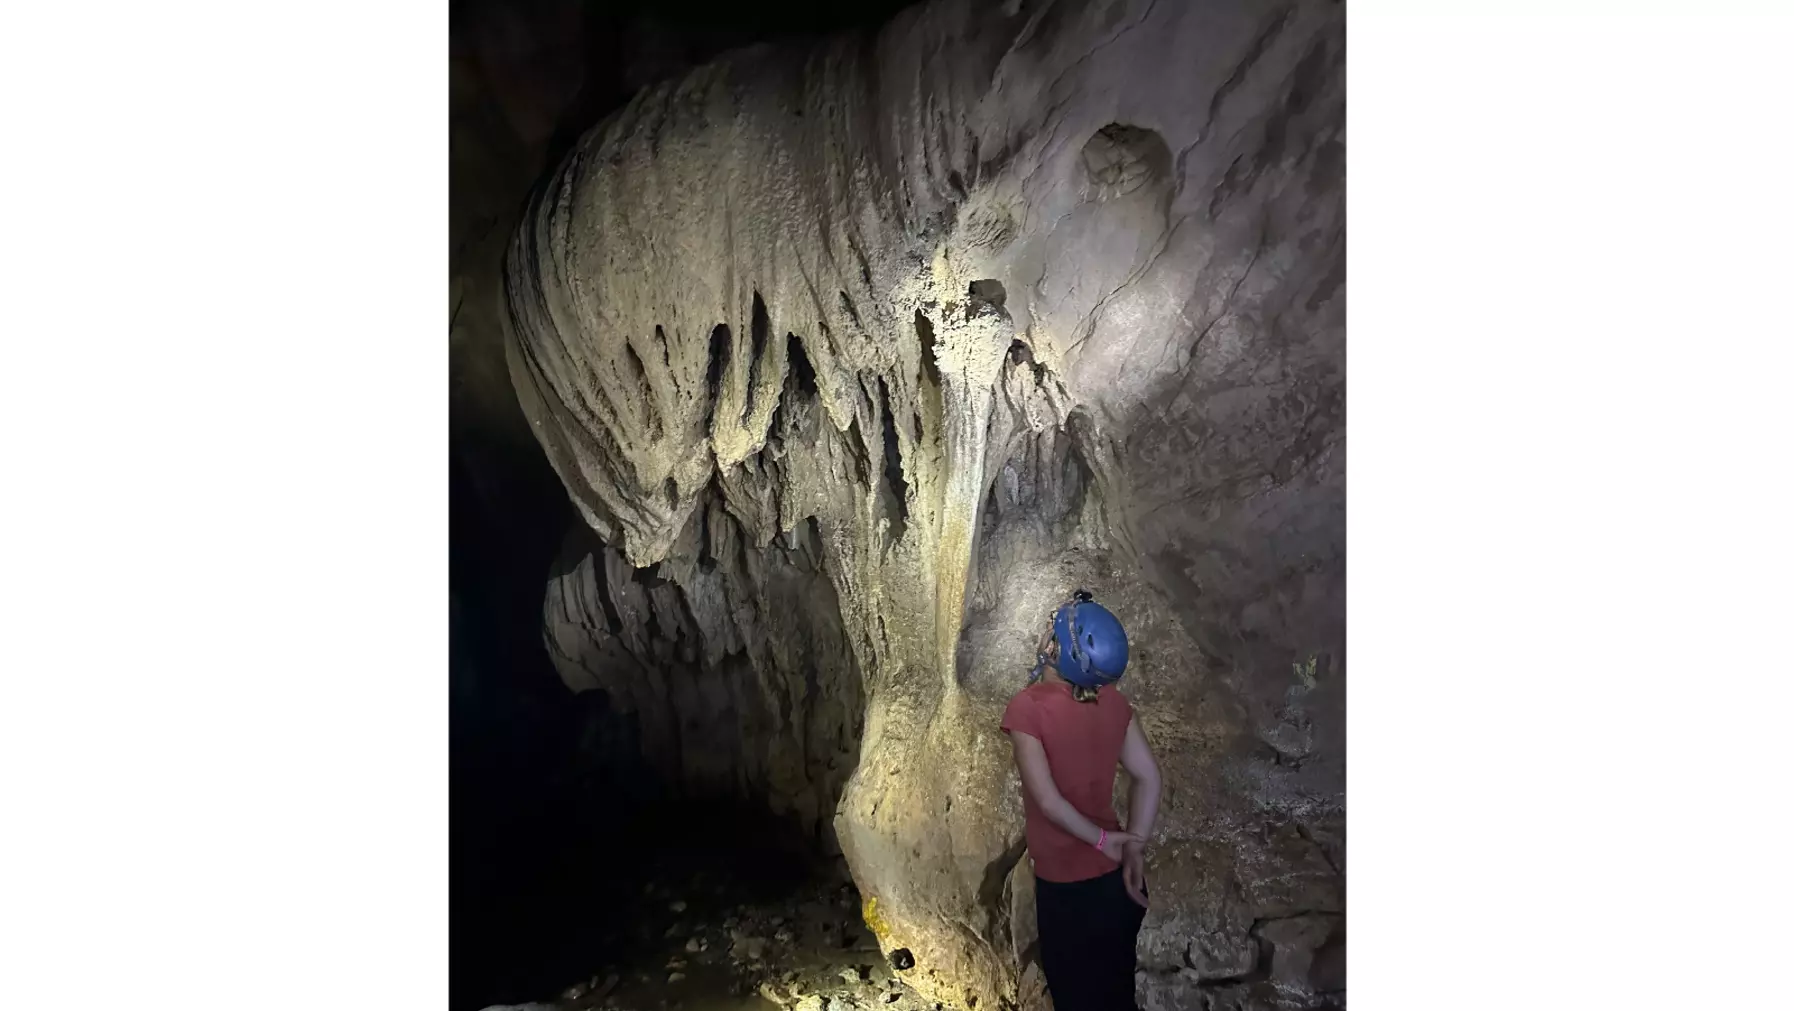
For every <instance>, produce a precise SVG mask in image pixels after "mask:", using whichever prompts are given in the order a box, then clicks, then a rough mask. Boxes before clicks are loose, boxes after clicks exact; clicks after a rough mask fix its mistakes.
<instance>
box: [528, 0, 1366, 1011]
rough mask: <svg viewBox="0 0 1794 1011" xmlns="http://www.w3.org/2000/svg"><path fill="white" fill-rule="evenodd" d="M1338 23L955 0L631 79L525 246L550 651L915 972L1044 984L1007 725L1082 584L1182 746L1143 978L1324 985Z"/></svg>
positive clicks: (1336, 674) (1298, 7)
mask: <svg viewBox="0 0 1794 1011" xmlns="http://www.w3.org/2000/svg"><path fill="white" fill-rule="evenodd" d="M1344 59H1345V48H1344V21H1343V9H1342V7H1341V6H1340V5H1338V4H1335V3H1331V2H1326V0H1318V2H1298V3H1293V4H1281V5H1277V4H1259V3H1253V2H1248V0H1192V2H1189V3H1173V2H1171V0H1157V2H1111V3H1103V2H1095V3H1082V4H1080V3H1069V2H1059V3H1036V2H1015V0H1011V2H1008V3H995V2H975V0H959V2H949V0H940V2H935V3H931V4H927V5H925V6H921V7H917V8H913V9H911V10H909V11H906V12H905V13H903V14H901V15H899V16H898V17H897V18H895V19H894V20H892V21H891V22H889V23H888V24H886V25H885V26H884V27H883V28H882V29H879V30H877V31H876V32H865V33H857V34H848V35H843V36H839V37H836V38H834V39H832V40H831V41H829V42H827V43H825V44H821V45H818V46H816V47H814V48H809V49H803V50H791V49H779V48H773V47H765V46H762V47H757V48H753V49H748V50H743V51H738V52H736V53H732V54H730V55H729V56H727V57H725V58H723V59H721V60H719V61H717V62H714V63H712V64H709V65H707V66H705V67H702V68H700V69H698V70H695V71H693V72H691V73H689V74H687V75H685V76H683V77H681V78H679V79H677V80H674V81H670V82H666V83H663V84H659V85H656V86H654V87H651V88H649V89H648V90H646V91H644V92H642V93H641V94H640V95H638V96H637V97H636V99H635V100H634V101H633V102H631V103H630V104H629V105H628V106H627V107H626V108H625V109H624V110H623V111H622V112H620V113H618V114H616V115H614V116H612V117H610V118H609V119H608V120H606V121H605V122H603V123H602V124H600V125H599V126H598V127H596V128H594V129H593V130H591V131H590V132H588V133H587V134H586V135H585V136H584V137H583V138H582V139H581V140H580V142H579V143H578V144H577V146H576V147H575V149H574V150H573V151H572V152H571V153H570V154H569V155H568V157H567V158H566V159H565V160H564V161H563V162H562V163H561V164H560V166H559V168H558V170H557V171H556V172H555V173H554V174H553V175H552V176H551V177H550V178H549V179H548V180H547V181H546V182H545V183H544V185H542V186H541V187H540V188H539V189H538V190H537V191H536V193H535V195H534V197H533V198H532V203H531V205H530V206H529V208H528V210H527V212H526V213H525V215H524V218H523V221H522V223H521V225H520V226H519V228H518V230H517V232H516V234H515V236H514V238H513V240H512V243H511V247H510V250H509V253H508V256H507V259H506V303H505V304H506V312H507V317H508V328H509V329H508V332H509V335H510V339H509V342H508V346H507V358H508V362H509V370H510V374H511V379H512V382H513V384H514V386H515V389H516V392H517V396H518V400H519V402H520V403H521V405H522V407H523V414H524V416H525V418H526V419H527V421H528V424H529V426H530V428H531V430H532V432H533V434H534V436H535V438H536V439H537V440H538V441H539V442H540V443H541V445H542V447H543V448H544V450H545V451H546V453H547V455H548V458H549V460H550V462H551V463H552V465H553V467H554V468H555V471H556V472H557V473H558V474H559V476H560V478H561V481H562V482H563V483H564V485H565V486H566V488H567V491H568V492H569V494H570V496H571V498H572V500H573V502H574V504H575V505H576V507H577V509H578V511H579V513H580V515H581V517H582V518H583V521H584V527H583V528H582V529H581V530H578V531H575V532H574V533H573V534H572V535H570V537H569V538H568V541H567V546H566V550H565V551H564V552H563V557H562V560H561V562H560V563H559V564H558V565H557V566H556V570H555V572H554V574H553V576H552V579H551V582H550V586H549V592H548V599H547V604H546V631H545V635H546V638H547V640H548V642H549V645H550V649H551V652H552V653H553V654H554V657H555V660H556V663H557V666H558V667H559V669H560V670H561V673H562V676H563V678H564V679H565V680H566V681H567V682H568V683H569V684H570V685H571V686H573V687H574V688H575V689H581V690H583V689H588V688H600V689H603V690H604V691H606V692H607V693H608V694H609V695H610V697H611V699H612V701H613V702H614V703H615V704H616V706H617V707H619V708H620V709H621V710H622V711H625V712H627V713H629V714H631V717H632V719H633V720H634V721H635V725H636V727H637V728H638V732H639V734H640V735H641V740H642V745H643V750H644V753H646V754H647V755H648V756H650V759H651V760H652V761H654V762H655V763H656V764H657V765H658V766H659V767H660V768H662V769H663V770H664V771H666V772H667V773H668V774H669V775H671V776H673V777H675V778H676V779H678V780H679V781H681V782H684V783H686V784H688V785H689V786H690V787H691V789H692V790H693V792H694V793H704V792H717V791H721V792H725V793H730V794H735V795H739V796H743V797H749V798H755V799H759V800H762V801H764V802H765V803H767V804H769V805H770V806H772V807H773V808H774V809H775V810H778V811H781V812H783V813H786V814H788V815H790V816H791V817H792V818H794V819H795V820H797V821H798V822H799V823H801V824H803V825H804V826H805V827H806V828H808V829H809V830H810V831H812V832H814V833H815V834H816V836H817V838H818V839H819V841H821V842H823V843H825V844H827V845H831V846H834V845H838V846H839V847H840V849H841V850H842V851H843V852H844V853H845V855H846V857H847V859H848V862H849V864H850V866H851V868H852V871H853V874H854V877H855V880H856V882H857V884H858V885H859V888H860V890H861V893H862V895H863V896H864V897H865V904H866V908H865V910H864V914H865V918H866V920H867V922H868V924H869V925H871V926H872V928H873V929H874V931H875V932H876V933H877V935H878V937H879V941H880V944H881V945H882V946H883V947H884V949H885V950H886V952H887V953H889V952H891V951H894V950H896V949H899V948H905V949H908V950H909V951H910V952H911V953H913V956H914V958H915V960H916V966H915V968H914V969H913V970H911V971H909V972H907V973H905V974H904V975H905V977H906V978H907V979H908V980H909V981H910V982H911V983H912V984H913V985H915V986H917V987H918V988H920V989H922V990H923V991H924V992H925V993H927V994H929V995H931V996H933V997H934V999H937V1000H941V1001H945V1002H948V1003H950V1004H952V1005H955V1006H961V1007H971V1006H974V1001H975V1002H976V1006H979V1007H990V1008H995V1007H1001V1006H1007V1005H1014V1006H1022V1007H1029V1006H1036V1005H1037V1004H1038V1003H1039V1002H1040V1001H1041V999H1042V997H1041V984H1040V977H1039V969H1038V965H1037V964H1036V959H1035V954H1034V950H1033V948H1032V943H1033V942H1032V934H1033V927H1032V923H1033V915H1032V905H1031V902H1032V899H1031V890H1030V887H1029V882H1030V880H1031V878H1030V876H1029V873H1028V865H1027V862H1026V860H1025V859H1023V857H1024V854H1025V851H1024V847H1023V845H1022V818H1021V807H1020V795H1019V785H1018V783H1017V782H1016V778H1015V775H1014V773H1013V771H1012V768H1011V765H1010V761H1009V748H1008V743H1007V740H1006V739H1005V738H1004V737H1003V735H1002V734H1001V733H1000V732H999V731H998V730H997V720H998V715H999V714H1000V712H1001V709H1002V706H1003V704H1004V703H1005V702H1006V701H1007V699H1008V697H1009V696H1010V695H1011V694H1012V693H1013V692H1014V691H1015V690H1016V689H1018V688H1019V687H1020V685H1021V682H1022V678H1023V676H1024V674H1025V672H1026V670H1027V668H1028V667H1029V666H1030V665H1031V659H1032V642H1033V639H1034V636H1035V635H1036V634H1037V633H1038V631H1039V629H1040V628H1041V627H1042V625H1043V623H1044V621H1045V617H1046V615H1047V613H1048V611H1049V610H1050V608H1051V607H1052V606H1053V605H1054V604H1056V603H1057V602H1058V601H1059V600H1061V599H1063V598H1064V597H1065V596H1066V595H1067V594H1068V592H1069V591H1070V589H1071V588H1073V587H1074V586H1079V585H1082V586H1086V587H1088V588H1090V589H1092V590H1093V591H1095V592H1096V593H1097V595H1098V597H1099V599H1101V600H1102V601H1104V602H1105V603H1106V604H1108V605H1109V606H1110V607H1111V608H1112V609H1113V610H1114V611H1115V612H1116V613H1117V614H1118V615H1119V616H1120V617H1121V618H1122V620H1123V621H1124V622H1126V623H1127V625H1128V628H1129V629H1130V632H1131V634H1132V635H1133V637H1134V642H1135V644H1136V653H1135V660H1134V664H1133V666H1132V667H1131V668H1130V670H1129V674H1128V677H1127V680H1126V681H1125V682H1124V683H1123V688H1124V689H1125V690H1126V691H1127V692H1128V693H1129V694H1130V695H1131V697H1132V698H1133V699H1134V700H1135V703H1136V706H1137V707H1138V709H1139V712H1140V718H1141V720H1142V722H1143V724H1144V726H1145V728H1146V730H1147V733H1148V735H1149V736H1150V738H1151V739H1152V741H1153V744H1154V746H1155V748H1156V749H1157V751H1158V754H1159V757H1160V762H1161V765H1162V766H1163V768H1164V772H1165V783H1166V787H1165V796H1164V805H1163V814H1162V816H1161V821H1160V825H1161V828H1160V830H1159V833H1158V834H1159V841H1158V843H1157V845H1156V848H1155V849H1154V851H1153V852H1152V855H1151V858H1150V859H1151V865H1150V875H1151V885H1152V889H1153V899H1154V906H1153V909H1152V911H1151V914H1150V915H1149V917H1148V919H1147V923H1146V927H1145V930H1144V932H1143V935H1142V948H1141V952H1142V974H1141V984H1140V985H1141V998H1142V1001H1143V1004H1144V1005H1145V1006H1148V1007H1164V1008H1171V1007H1210V1008H1235V1007H1239V1008H1255V1007H1272V1006H1296V1007H1313V1006H1318V1005H1321V1004H1324V1003H1328V1002H1340V1003H1342V1002H1343V988H1344V985H1345V983H1344V973H1343V964H1344V963H1343V954H1344V941H1345V932H1344V915H1343V914H1344V880H1345V879H1344V873H1345V852H1344V809H1345V799H1344V754H1345V749H1344V688H1345V649H1344V643H1345V634H1344V615H1345V607H1344V574H1345V537H1344V532H1345V515H1344V513H1345V502H1344V482H1345V459H1344V454H1345V419H1344V393H1345V375H1344V359H1345V332H1344V314H1345V307H1344V291H1345V289H1344V280H1345V277H1344V269H1345V259H1344V252H1345V214H1344V162H1345V160H1344V144H1345V134H1344V120H1345V94H1344Z"/></svg>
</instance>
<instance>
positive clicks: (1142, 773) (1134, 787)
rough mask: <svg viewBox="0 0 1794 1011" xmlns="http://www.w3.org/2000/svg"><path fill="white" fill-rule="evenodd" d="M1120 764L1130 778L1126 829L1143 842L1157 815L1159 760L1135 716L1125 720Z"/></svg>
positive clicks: (1150, 833) (1149, 832) (1150, 834)
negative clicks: (1126, 721)
mask: <svg viewBox="0 0 1794 1011" xmlns="http://www.w3.org/2000/svg"><path fill="white" fill-rule="evenodd" d="M1121 767H1122V768H1124V769H1126V770H1127V775H1128V780H1129V782H1128V789H1127V830H1128V832H1130V833H1132V834H1133V835H1136V836H1139V837H1140V841H1141V843H1142V844H1144V843H1145V841H1146V840H1147V839H1148V838H1150V837H1151V836H1152V823H1153V822H1154V821H1155V820H1156V819H1157V818H1158V816H1159V763H1158V762H1157V761H1156V760H1154V759H1153V757H1152V746H1151V745H1150V744H1148V743H1146V732H1145V731H1143V730H1141V729H1140V721H1139V720H1138V719H1133V720H1129V721H1128V725H1127V736H1126V737H1124V738H1122V741H1121Z"/></svg>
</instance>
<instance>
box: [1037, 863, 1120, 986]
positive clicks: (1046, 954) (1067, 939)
mask: <svg viewBox="0 0 1794 1011" xmlns="http://www.w3.org/2000/svg"><path fill="white" fill-rule="evenodd" d="M1034 908H1035V913H1036V915H1037V917H1038V921H1039V924H1040V967H1041V969H1043V970H1045V972H1046V981H1047V989H1048V990H1049V991H1051V993H1052V995H1053V1011H1136V1006H1135V1004H1134V940H1135V938H1137V937H1138V936H1139V934H1140V923H1141V921H1143V920H1145V919H1146V910H1145V909H1143V908H1141V906H1140V904H1139V903H1138V902H1135V901H1134V900H1133V899H1131V898H1129V897H1128V894H1127V886H1125V885H1124V884H1122V881H1121V868H1119V867H1117V868H1116V869H1115V870H1113V871H1111V872H1109V873H1108V874H1104V875H1103V876H1102V877H1100V878H1090V879H1088V880H1085V881H1072V882H1069V883H1061V882H1057V881H1042V880H1040V879H1039V878H1036V879H1034Z"/></svg>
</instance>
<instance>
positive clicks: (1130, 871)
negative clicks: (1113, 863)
mask: <svg viewBox="0 0 1794 1011" xmlns="http://www.w3.org/2000/svg"><path fill="white" fill-rule="evenodd" d="M1121 882H1122V884H1124V885H1126V886H1127V894H1128V898H1131V899H1133V900H1134V901H1135V902H1138V903H1139V904H1140V908H1142V909H1144V908H1146V843H1145V841H1143V840H1142V841H1136V842H1131V843H1128V844H1127V845H1126V846H1124V847H1122V852H1121Z"/></svg>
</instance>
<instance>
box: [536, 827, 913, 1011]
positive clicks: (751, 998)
mask: <svg viewBox="0 0 1794 1011" xmlns="http://www.w3.org/2000/svg"><path fill="white" fill-rule="evenodd" d="M631 905H632V906H633V907H634V909H633V915H631V916H630V917H628V922H629V924H630V926H629V927H628V928H625V929H621V930H619V931H613V932H612V933H611V934H610V935H609V937H608V938H607V939H606V941H605V942H604V943H603V944H601V945H599V946H598V948H599V949H600V950H598V951H596V952H595V953H594V956H593V971H592V973H591V975H590V976H589V977H588V978H586V979H583V980H581V981H579V982H576V983H574V984H573V985H572V986H569V987H568V988H567V989H566V990H564V991H563V992H562V993H561V996H560V998H559V999H558V1000H556V1001H554V1002H553V1003H552V1004H551V1005H547V1006H551V1007H553V1008H556V1009H557V1011H588V1009H593V1011H595V1009H604V1011H777V1009H780V1008H791V1009H795V1011H847V1009H855V1008H868V1009H873V1008H877V1009H885V1011H932V1009H934V1008H935V1007H936V1006H937V1005H936V1004H935V1003H934V1002H933V1001H925V1000H923V998H922V997H921V995H919V994H917V993H916V992H914V991H913V990H910V989H909V988H908V987H907V986H905V985H903V983H902V982H901V980H900V979H899V978H897V977H900V976H901V975H902V973H899V972H894V971H893V970H892V968H891V966H890V965H889V963H887V962H886V960H885V959H884V957H883V956H882V955H881V954H880V952H879V949H878V945H877V942H876V941H875V940H874V939H873V937H872V934H871V933H870V931H868V930H867V929H866V928H865V926H864V924H863V923H862V922H861V921H860V916H859V893H858V891H857V890H855V888H854V887H853V885H852V883H851V881H850V880H849V879H848V877H847V874H846V871H845V869H844V867H842V866H841V865H840V864H839V862H836V863H832V864H828V865H823V866H821V867H812V868H810V869H809V870H808V872H807V873H805V874H804V876H803V877H802V878H801V879H798V880H795V881H794V880H792V879H791V877H790V875H789V872H788V871H784V872H782V871H778V870H775V869H771V868H769V869H767V872H766V873H757V872H756V871H755V870H754V869H752V868H745V869H744V868H741V867H739V866H737V867H716V866H711V867H702V868H692V867H685V868H680V867H677V866H667V865H664V864H663V865H662V866H659V867H656V868H654V869H652V870H651V871H649V872H648V873H645V874H644V875H643V883H642V885H641V888H640V891H639V898H637V899H636V900H635V901H633V902H632V903H631Z"/></svg>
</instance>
